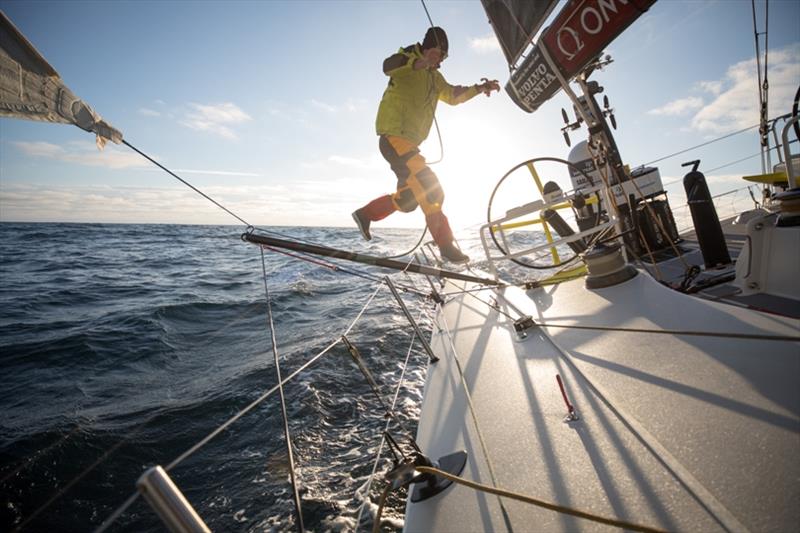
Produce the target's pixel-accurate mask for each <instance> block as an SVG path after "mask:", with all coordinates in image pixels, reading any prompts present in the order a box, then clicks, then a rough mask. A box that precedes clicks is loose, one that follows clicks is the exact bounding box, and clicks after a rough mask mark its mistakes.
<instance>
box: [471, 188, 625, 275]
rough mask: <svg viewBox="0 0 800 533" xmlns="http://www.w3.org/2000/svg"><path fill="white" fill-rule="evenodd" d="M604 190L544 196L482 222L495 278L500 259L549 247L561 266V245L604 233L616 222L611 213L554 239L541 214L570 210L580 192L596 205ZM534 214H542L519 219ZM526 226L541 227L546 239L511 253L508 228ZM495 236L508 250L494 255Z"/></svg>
mask: <svg viewBox="0 0 800 533" xmlns="http://www.w3.org/2000/svg"><path fill="white" fill-rule="evenodd" d="M601 189H603V187H602V186H596V187H591V188H587V189H582V190H580V191H571V192H569V193H562V194H560V195H557V196H553V197H550V198H549V199H548V200H547V201H545V200H543V199H539V200H535V201H533V202H529V203H527V204H523V205H521V206H518V207H514V208H511V209H509V210H508V211H506V213H505V214H504V215H503V216H502V217H500V218H497V219H495V220H491V221H489V222H487V223H485V224H483V225H482V226H481V227H480V230H479V234H480V239H481V245H482V247H483V251H484V255H485V256H486V261H487V263H488V265H489V271H490V273H491V274H492V275H493V276H495V278H496V277H497V276H498V271H497V267H496V263H497V262H498V261H505V260H513V259H517V258H520V257H523V256H527V255H532V254H536V253H537V252H542V251H543V250H547V249H550V253H551V255H552V258H553V265H552V266H553V267H556V266H559V265H560V264H561V259H560V256H559V252H558V248H559V247H560V246H563V245H569V244H570V243H574V242H577V241H581V240H584V239H586V238H587V237H590V236H592V235H595V234H597V233H599V232H602V231H604V230H606V229H608V228H611V227H613V226H614V225H615V224H617V222H618V220H617V218H616V217H614V216H609V217H608V220H604V221H603V222H601V223H600V224H597V225H595V226H593V227H591V228H588V229H585V230H582V231H580V232H577V233H572V234H571V235H564V236H560V237H558V238H554V236H553V232H552V231H551V229H550V224H548V222H547V220H546V219H545V217H544V216H543V214H541V213H544V212H545V211H548V210H552V211H559V210H563V209H571V208H572V201H573V200H574V199H575V197H576V196H578V195H581V196H584V197H586V196H588V198H587V199H586V200H585V203H586V204H588V205H592V204H597V203H598V197H597V195H596V193H598V192H600V191H601ZM534 213H540V215H539V216H538V218H533V219H529V220H521V221H520V220H518V219H520V218H522V217H525V216H526V215H531V214H534ZM526 226H541V228H542V232H543V233H544V238H545V241H546V242H544V243H541V244H536V245H534V246H531V247H528V248H525V249H522V250H518V251H514V252H512V251H511V247H510V243H509V241H508V237H507V234H506V230H510V229H518V228H522V227H526ZM493 235H499V236H500V239H501V241H502V243H503V246H504V247H505V250H500V252H501V253H500V254H494V253H493V251H492V249H491V248H492V245H491V243H490V241H493V242H496V241H494V239H493Z"/></svg>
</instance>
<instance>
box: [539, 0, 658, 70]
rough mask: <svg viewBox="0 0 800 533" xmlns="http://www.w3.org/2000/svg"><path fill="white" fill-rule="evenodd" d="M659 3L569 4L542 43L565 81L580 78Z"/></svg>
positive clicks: (588, 0)
mask: <svg viewBox="0 0 800 533" xmlns="http://www.w3.org/2000/svg"><path fill="white" fill-rule="evenodd" d="M655 1H656V0H569V2H568V3H567V5H566V6H565V7H564V9H562V10H561V11H560V12H559V14H558V16H556V19H555V20H554V21H553V23H552V24H551V25H550V26H548V28H547V29H546V30H545V31H544V34H543V36H542V39H541V42H544V44H545V46H547V50H548V51H549V52H550V56H551V57H552V58H553V60H554V62H555V63H556V64H557V65H558V68H559V70H561V72H562V74H563V75H564V77H567V78H569V77H572V76H574V75H576V74H578V73H579V72H580V71H581V70H582V69H583V68H584V67H585V66H586V65H587V64H588V63H589V61H591V60H592V59H594V58H595V57H597V56H598V55H599V54H600V53H601V52H602V51H603V49H604V48H605V47H606V46H608V45H609V44H610V43H611V41H613V40H614V39H616V38H617V36H618V35H619V34H620V33H622V32H623V31H624V30H625V28H627V27H628V26H630V25H631V24H632V23H633V21H635V20H636V19H637V18H639V15H641V14H642V13H644V12H645V11H647V9H648V8H649V7H650V6H652V5H653V4H654V3H655Z"/></svg>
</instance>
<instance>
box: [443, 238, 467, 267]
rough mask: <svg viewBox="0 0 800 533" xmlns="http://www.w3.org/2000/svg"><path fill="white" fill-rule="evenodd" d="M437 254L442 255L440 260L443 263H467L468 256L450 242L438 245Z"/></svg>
mask: <svg viewBox="0 0 800 533" xmlns="http://www.w3.org/2000/svg"><path fill="white" fill-rule="evenodd" d="M439 252H440V253H441V254H442V259H444V260H445V261H450V262H451V263H469V256H468V255H467V254H465V253H463V252H462V251H461V250H459V249H458V248H456V246H455V244H453V242H452V241H451V242H449V243H447V244H442V245H440V246H439Z"/></svg>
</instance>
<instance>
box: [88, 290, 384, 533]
mask: <svg viewBox="0 0 800 533" xmlns="http://www.w3.org/2000/svg"><path fill="white" fill-rule="evenodd" d="M380 288H381V284H378V285H377V286H376V288H375V290H374V291H373V293H372V294H371V295H370V297H369V298H367V301H366V302H365V303H364V306H363V307H362V308H361V311H359V313H358V314H357V315H356V317H355V318H354V319H353V320H352V322H351V323H350V325H349V326H348V327H347V329H346V330H345V332H344V333H343V335H347V334H348V333H349V332H350V331H351V330H352V329H353V327H355V325H356V323H357V322H358V321H359V320H360V319H361V316H362V315H363V314H364V312H365V311H366V310H367V307H369V305H370V304H371V303H372V300H373V299H374V298H375V296H376V295H377V294H378V291H379V290H380ZM339 342H341V338H337V339H336V340H334V341H333V342H331V343H330V344H328V346H326V347H325V348H324V349H323V350H322V351H320V352H319V353H318V354H316V355H315V356H314V357H312V358H311V359H309V360H308V361H307V362H306V363H304V364H303V365H302V366H301V367H300V368H298V369H297V370H295V371H294V372H292V373H291V374H289V375H288V376H287V377H286V378H284V379H283V380H282V381H281V383H280V385H286V384H287V383H289V382H290V381H291V380H293V379H294V378H295V377H297V375H298V374H300V373H301V372H303V371H304V370H306V369H307V368H308V367H309V366H311V365H312V364H314V363H316V362H317V361H318V360H319V359H320V358H322V356H323V355H325V354H326V353H328V352H329V351H331V350H332V349H333V347H334V346H336V345H337V344H339ZM277 390H278V385H275V386H274V387H272V388H271V389H269V390H268V391H266V392H265V393H264V394H262V395H261V396H259V397H258V398H256V399H255V400H253V401H252V402H251V403H250V404H248V405H247V406H246V407H244V408H243V409H242V410H241V411H239V412H238V413H236V414H235V415H233V416H232V417H231V418H229V419H228V420H226V421H225V422H224V423H223V424H221V425H220V426H218V427H217V428H216V429H214V430H213V431H212V432H211V433H209V434H208V435H206V436H205V437H203V438H202V439H201V440H200V441H198V442H197V443H196V444H194V445H193V446H192V447H190V448H189V449H188V450H186V451H185V452H183V453H182V454H181V455H179V456H178V457H177V458H175V459H174V460H173V461H172V462H171V463H169V464H168V465H167V466H166V467H164V470H166V471H167V472H169V471H171V470H172V469H173V468H175V467H176V466H178V465H179V464H180V463H182V462H183V461H185V460H186V459H188V458H189V457H191V456H192V455H194V454H195V453H197V451H199V450H200V449H201V448H203V447H204V446H205V445H206V444H208V443H209V442H211V441H212V440H213V439H214V438H215V437H217V436H218V435H219V434H220V433H222V432H223V431H225V430H226V429H228V427H230V426H231V425H232V424H234V423H235V422H236V421H237V420H239V419H240V418H242V417H243V416H244V415H246V414H247V413H249V412H250V411H252V410H253V409H255V408H256V407H257V406H258V405H259V404H261V403H262V402H263V401H264V400H266V399H267V398H269V397H270V396H272V394H274V393H275V391H277ZM138 497H139V493H138V492H136V493H134V494H133V495H132V496H131V497H130V498H129V499H128V500H126V501H125V503H123V504H122V505H121V506H120V507H118V508H117V509H116V510H115V511H114V512H113V513H112V514H111V515H109V517H108V518H106V520H105V521H104V522H103V524H101V526H100V527H99V528H98V529H97V530H96V531H95V533H102V532H103V531H105V530H106V529H107V528H108V527H109V526H110V525H111V524H112V523H113V522H114V520H116V519H117V518H119V517H120V516H121V515H122V513H124V512H125V510H127V509H128V507H130V506H131V505H132V504H133V502H134V501H135V500H136V499H137V498H138Z"/></svg>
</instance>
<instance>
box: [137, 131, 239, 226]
mask: <svg viewBox="0 0 800 533" xmlns="http://www.w3.org/2000/svg"><path fill="white" fill-rule="evenodd" d="M122 143H123V144H124V145H125V146H127V147H128V148H130V149H131V150H133V151H134V152H136V153H138V154H139V155H141V156H142V157H144V158H145V159H147V160H148V161H150V162H151V163H153V164H154V165H156V166H157V167H159V168H160V169H161V170H163V171H164V172H166V173H167V174H169V175H170V176H172V177H173V178H175V179H177V180H178V181H180V182H181V183H183V184H184V185H186V186H187V187H189V188H190V189H192V190H193V191H194V192H196V193H197V194H199V195H200V196H202V197H203V198H205V199H206V200H208V201H210V202H211V203H212V204H214V205H216V206H217V207H219V208H220V209H222V210H223V211H225V212H226V213H228V214H229V215H231V216H232V217H233V218H235V219H236V220H238V221H239V222H241V223H242V224H244V225H245V226H249V225H250V224H249V223H248V222H247V221H246V220H245V219H243V218H242V217H240V216H239V215H237V214H236V213H234V212H233V211H231V210H230V209H228V208H227V207H225V206H224V205H222V204H221V203H219V202H217V201H216V200H214V199H213V198H211V197H210V196H209V195H207V194H206V193H204V192H203V191H201V190H200V189H198V188H197V187H195V186H194V185H192V184H191V183H189V182H188V181H186V180H185V179H183V178H181V177H180V176H178V175H177V174H175V173H174V172H172V171H171V170H170V169H168V168H167V167H165V166H164V165H162V164H161V163H159V162H158V161H156V160H155V159H153V158H152V157H150V156H149V155H147V154H146V153H144V152H142V151H141V150H139V149H138V148H136V147H135V146H133V145H132V144H131V143H129V142H128V141H126V140H124V139H123V140H122Z"/></svg>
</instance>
